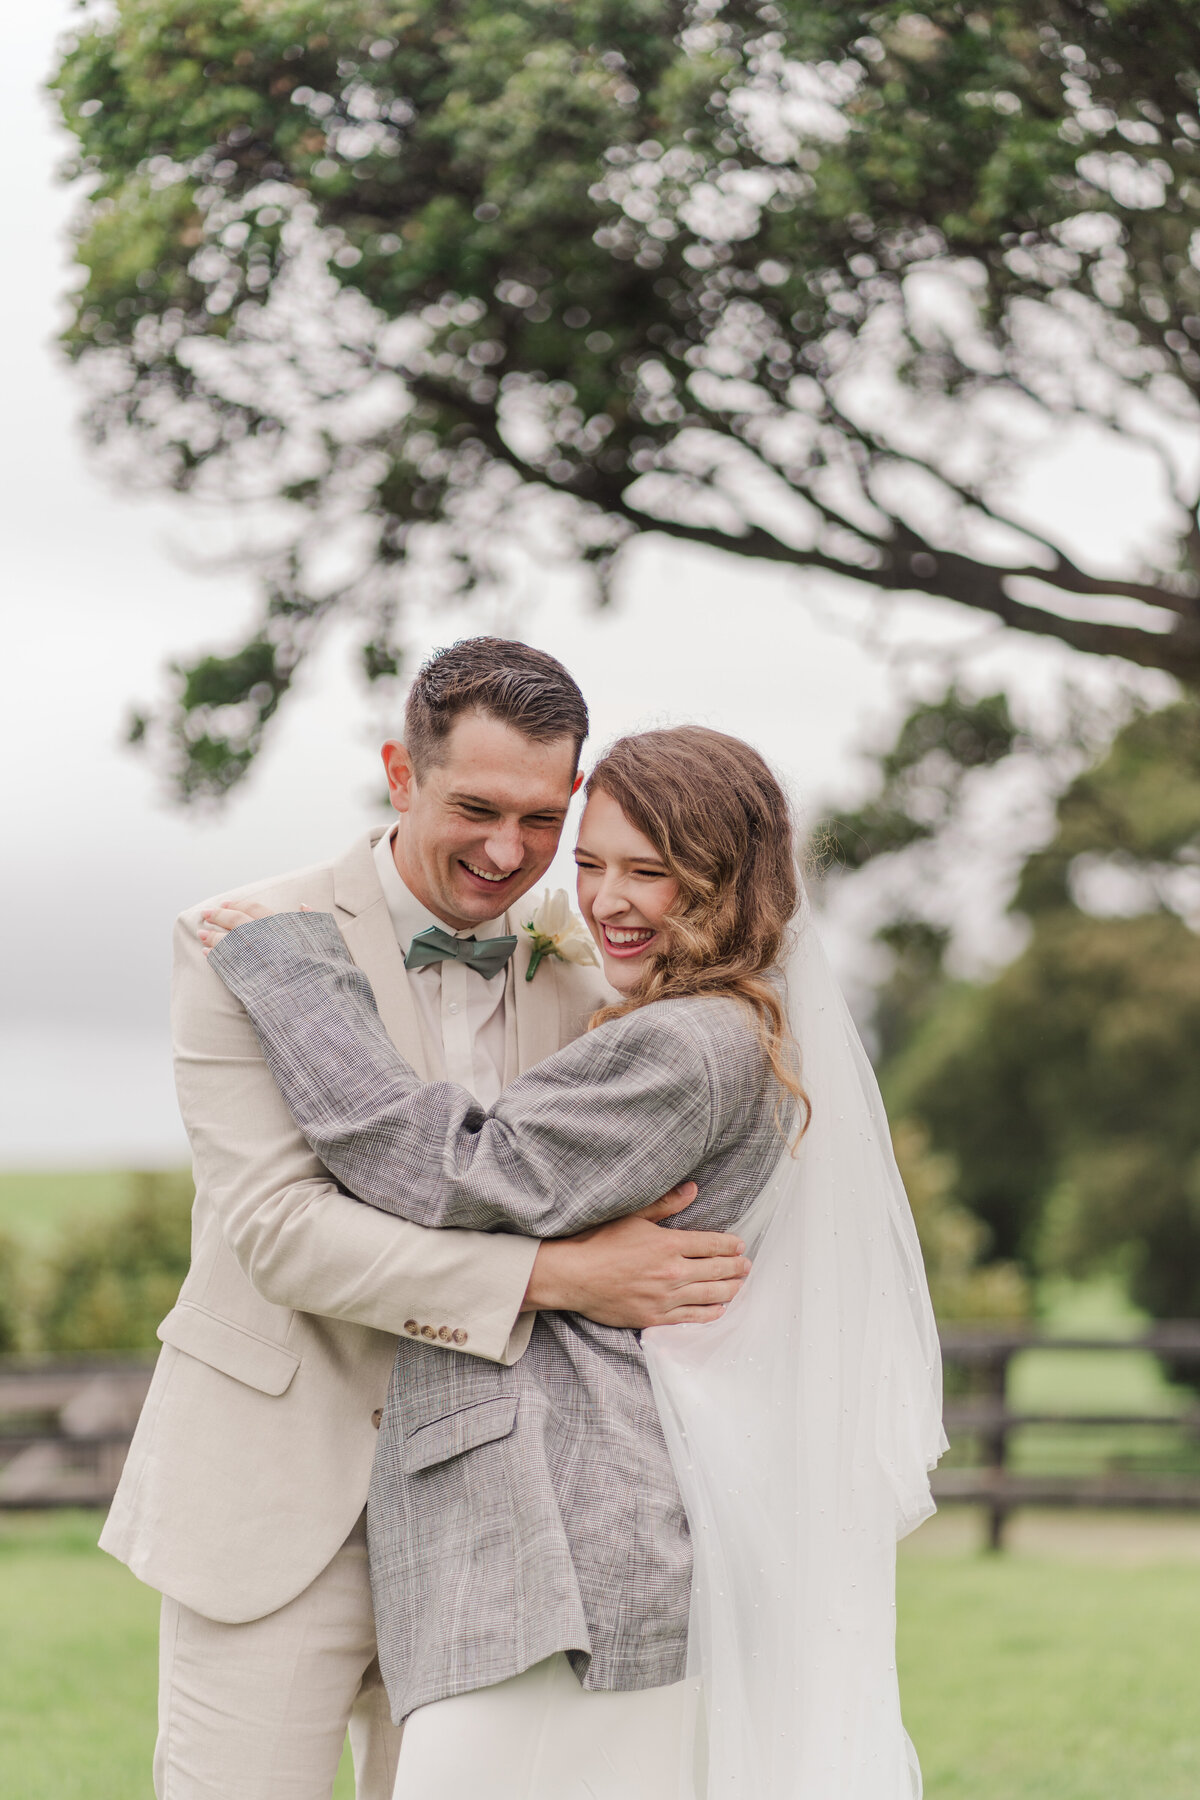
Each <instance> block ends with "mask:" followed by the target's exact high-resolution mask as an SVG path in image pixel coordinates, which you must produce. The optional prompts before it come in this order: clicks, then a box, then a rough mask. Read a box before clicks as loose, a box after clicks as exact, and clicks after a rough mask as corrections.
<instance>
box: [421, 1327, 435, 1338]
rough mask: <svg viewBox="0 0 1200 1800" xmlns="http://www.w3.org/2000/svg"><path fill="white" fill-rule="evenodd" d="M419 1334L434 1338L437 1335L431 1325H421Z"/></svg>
mask: <svg viewBox="0 0 1200 1800" xmlns="http://www.w3.org/2000/svg"><path fill="white" fill-rule="evenodd" d="M421 1336H422V1337H424V1338H435V1337H436V1336H437V1332H436V1331H435V1330H434V1329H433V1326H432V1325H422V1327H421Z"/></svg>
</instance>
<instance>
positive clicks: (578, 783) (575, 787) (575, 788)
mask: <svg viewBox="0 0 1200 1800" xmlns="http://www.w3.org/2000/svg"><path fill="white" fill-rule="evenodd" d="M582 786H583V770H582V769H580V771H579V773H578V775H576V777H575V779H574V781H573V782H572V783H571V794H572V797H574V796H575V795H576V794H577V793H578V792H579V790H580V788H581V787H582Z"/></svg>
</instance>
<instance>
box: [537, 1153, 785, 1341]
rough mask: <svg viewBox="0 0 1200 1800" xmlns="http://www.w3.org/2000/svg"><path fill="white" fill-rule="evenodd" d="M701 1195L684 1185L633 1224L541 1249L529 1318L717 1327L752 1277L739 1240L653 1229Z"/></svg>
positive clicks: (619, 1222)
mask: <svg viewBox="0 0 1200 1800" xmlns="http://www.w3.org/2000/svg"><path fill="white" fill-rule="evenodd" d="M695 1195H696V1186H695V1183H694V1182H691V1181H686V1182H683V1183H681V1184H680V1186H679V1187H678V1188H676V1189H673V1190H672V1192H671V1193H670V1194H668V1195H666V1196H664V1198H663V1199H662V1200H660V1201H659V1202H658V1203H657V1205H656V1206H653V1207H647V1208H646V1211H645V1212H644V1213H642V1214H638V1215H636V1216H635V1217H633V1218H630V1219H614V1220H613V1221H612V1222H611V1223H610V1224H608V1225H597V1226H596V1227H594V1229H593V1230H591V1231H584V1232H580V1234H579V1235H578V1236H577V1237H573V1238H557V1239H553V1240H551V1241H550V1242H548V1243H544V1244H542V1245H541V1247H540V1248H539V1250H538V1253H537V1258H536V1260H535V1262H534V1265H533V1273H532V1275H531V1276H530V1278H529V1286H528V1288H527V1289H526V1291H525V1306H524V1309H523V1310H525V1311H534V1310H538V1311H544V1312H577V1313H582V1314H583V1315H584V1317H585V1318H588V1319H594V1320H595V1321H596V1323H597V1324H598V1325H625V1326H634V1327H635V1328H636V1329H638V1330H644V1329H647V1328H648V1327H650V1326H652V1325H700V1324H704V1323H705V1321H707V1320H711V1319H719V1318H720V1316H721V1314H722V1313H723V1312H724V1310H725V1308H726V1307H727V1306H728V1305H729V1302H730V1301H731V1300H732V1299H733V1298H734V1296H735V1295H736V1294H737V1292H738V1290H739V1289H740V1287H741V1285H742V1283H743V1281H744V1280H745V1279H746V1276H747V1275H748V1274H749V1273H750V1264H749V1262H748V1260H747V1258H746V1257H745V1256H744V1255H743V1253H742V1252H743V1250H744V1248H745V1246H744V1245H743V1243H742V1241H741V1239H740V1238H737V1237H734V1236H732V1235H731V1234H730V1233H728V1232H722V1231H685V1230H683V1229H680V1230H677V1231H663V1230H661V1229H660V1228H659V1226H658V1225H656V1224H652V1223H651V1222H650V1220H651V1218H667V1217H669V1215H670V1214H671V1213H675V1212H682V1211H683V1209H684V1207H686V1206H690V1205H691V1203H692V1201H693V1199H694V1198H695Z"/></svg>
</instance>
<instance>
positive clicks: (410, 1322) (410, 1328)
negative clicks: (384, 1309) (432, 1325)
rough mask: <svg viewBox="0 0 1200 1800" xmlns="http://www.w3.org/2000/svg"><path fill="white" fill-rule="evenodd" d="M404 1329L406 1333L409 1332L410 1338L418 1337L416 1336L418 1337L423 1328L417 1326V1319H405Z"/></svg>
mask: <svg viewBox="0 0 1200 1800" xmlns="http://www.w3.org/2000/svg"><path fill="white" fill-rule="evenodd" d="M404 1329H405V1331H407V1333H408V1335H409V1337H416V1335H417V1333H418V1331H420V1329H421V1327H420V1326H419V1325H418V1324H417V1321H416V1320H415V1319H405V1321H404Z"/></svg>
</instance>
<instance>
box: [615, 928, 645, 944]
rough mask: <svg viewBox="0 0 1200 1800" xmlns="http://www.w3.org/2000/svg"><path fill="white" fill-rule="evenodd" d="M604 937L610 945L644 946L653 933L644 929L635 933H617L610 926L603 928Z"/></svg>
mask: <svg viewBox="0 0 1200 1800" xmlns="http://www.w3.org/2000/svg"><path fill="white" fill-rule="evenodd" d="M604 931H605V935H606V936H607V938H608V941H609V943H611V944H644V943H645V942H646V940H647V939H648V938H652V937H653V936H654V933H653V932H652V931H647V930H646V929H645V928H644V927H643V928H641V929H640V930H637V931H617V930H616V928H615V927H614V926H612V925H606V926H605V927H604Z"/></svg>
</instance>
